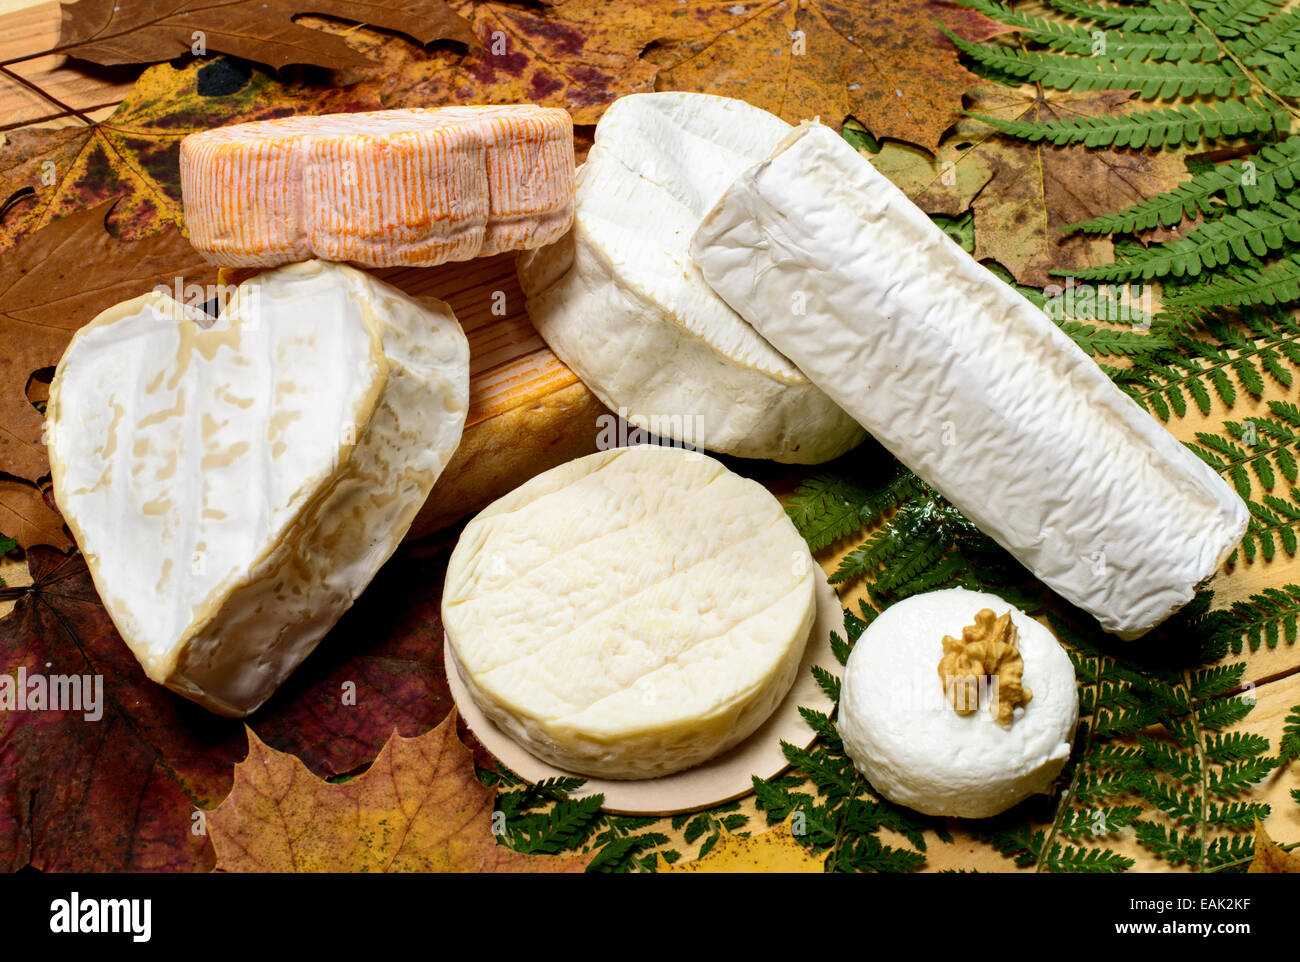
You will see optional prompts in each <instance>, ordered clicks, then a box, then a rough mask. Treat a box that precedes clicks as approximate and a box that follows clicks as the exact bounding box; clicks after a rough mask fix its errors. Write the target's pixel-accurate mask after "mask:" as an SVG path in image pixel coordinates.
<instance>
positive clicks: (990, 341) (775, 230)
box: [692, 124, 1249, 638]
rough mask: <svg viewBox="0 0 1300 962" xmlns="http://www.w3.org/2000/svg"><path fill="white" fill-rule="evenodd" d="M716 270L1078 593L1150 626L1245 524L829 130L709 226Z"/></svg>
mask: <svg viewBox="0 0 1300 962" xmlns="http://www.w3.org/2000/svg"><path fill="white" fill-rule="evenodd" d="M692 253H693V256H694V258H695V261H696V263H697V264H698V265H699V266H700V268H701V270H702V271H703V273H704V277H705V279H706V280H707V281H708V283H709V284H710V285H711V286H712V287H713V289H714V290H715V291H717V292H718V293H719V294H720V295H721V296H722V297H723V298H724V299H725V300H726V301H727V303H729V304H730V305H731V306H732V308H733V309H735V311H736V312H737V313H738V314H740V315H741V316H742V317H743V318H745V319H746V320H747V321H749V323H751V324H752V325H753V326H754V327H755V328H757V330H758V332H759V333H760V334H762V335H763V336H764V337H765V338H767V340H768V341H770V342H771V343H772V345H773V346H774V347H776V349H777V350H779V351H781V353H782V354H784V355H785V356H786V357H788V358H790V360H792V361H793V362H794V363H795V364H796V365H797V366H798V367H799V369H800V370H802V371H803V372H804V374H806V375H807V376H808V378H809V379H810V380H811V381H812V382H813V383H814V384H816V385H817V386H818V387H820V388H821V389H822V390H823V391H824V392H826V393H827V394H828V395H830V397H831V398H832V399H834V400H835V401H836V402H837V403H838V404H839V405H840V406H841V407H842V408H844V410H846V411H848V412H849V413H850V414H852V415H853V416H854V417H855V418H856V419H857V420H858V421H859V422H860V423H861V424H862V425H863V426H864V427H866V428H867V430H868V431H870V432H871V433H872V434H873V435H875V436H876V438H877V439H879V440H880V442H881V443H882V444H883V445H884V446H885V447H886V448H888V449H889V450H890V451H891V452H892V453H893V454H894V455H895V456H896V457H898V459H899V460H900V461H902V462H903V463H904V464H906V465H907V466H908V467H909V468H911V469H912V470H913V471H915V472H916V473H917V474H918V475H920V476H921V477H922V478H924V479H925V480H926V481H928V482H929V483H930V484H932V485H933V486H934V487H935V488H936V489H937V490H938V491H939V492H940V493H941V494H943V496H944V497H946V498H947V499H948V500H950V501H951V502H952V503H953V504H954V505H956V506H957V508H958V509H959V510H961V511H962V512H963V513H964V514H965V515H966V516H967V517H969V518H970V519H971V521H973V522H974V523H975V524H976V525H978V526H979V528H980V529H981V530H982V531H984V532H986V533H987V534H989V535H990V536H991V537H993V538H994V539H995V540H996V541H997V542H998V543H999V544H1001V545H1002V546H1003V547H1004V548H1006V549H1007V550H1008V551H1010V552H1011V553H1012V554H1013V555H1015V557H1016V558H1018V559H1019V560H1020V561H1021V562H1022V563H1023V564H1024V565H1025V566H1026V567H1027V568H1029V570H1030V571H1032V572H1033V573H1034V574H1035V575H1036V576H1037V577H1038V578H1040V579H1041V580H1042V581H1043V582H1044V583H1045V584H1047V585H1048V586H1049V587H1050V588H1052V589H1053V590H1054V591H1056V592H1057V593H1058V594H1060V595H1061V596H1062V597H1063V598H1065V599H1066V600H1067V601H1070V602H1072V603H1073V604H1075V605H1077V606H1079V607H1080V608H1083V609H1084V610H1086V611H1088V612H1090V613H1091V614H1092V615H1094V616H1095V617H1096V618H1097V619H1098V621H1100V622H1101V624H1102V626H1103V627H1104V628H1105V629H1106V630H1108V631H1111V632H1115V633H1116V634H1119V635H1121V636H1124V637H1129V638H1132V637H1137V636H1139V635H1141V634H1143V633H1145V632H1147V631H1149V630H1150V629H1151V628H1152V627H1154V626H1155V625H1157V624H1159V623H1160V622H1161V621H1162V620H1164V619H1165V618H1166V617H1168V616H1169V615H1170V614H1171V613H1173V612H1174V611H1176V610H1177V609H1178V608H1179V607H1181V606H1182V605H1183V604H1185V603H1186V602H1188V601H1189V600H1190V599H1191V598H1192V596H1193V594H1194V592H1195V590H1196V586H1197V585H1198V584H1199V583H1200V582H1201V581H1203V580H1204V579H1206V578H1208V577H1209V576H1210V575H1212V574H1213V573H1214V571H1215V570H1216V569H1217V568H1218V566H1219V565H1220V564H1221V563H1222V562H1223V560H1224V559H1225V558H1226V557H1227V556H1228V554H1229V553H1230V552H1231V551H1232V550H1233V548H1234V547H1235V546H1236V545H1237V543H1238V542H1239V541H1240V539H1241V537H1242V535H1243V534H1244V533H1245V530H1246V524H1247V521H1248V519H1249V515H1248V512H1247V510H1246V506H1245V504H1244V503H1243V502H1242V500H1241V499H1240V498H1239V497H1237V496H1236V494H1234V493H1233V491H1232V490H1231V489H1230V488H1229V487H1228V485H1227V484H1226V483H1225V482H1224V481H1223V479H1222V478H1220V477H1218V476H1217V475H1216V474H1215V473H1214V471H1212V470H1211V469H1210V468H1209V467H1208V466H1207V465H1205V464H1204V463H1202V462H1201V461H1200V460H1199V459H1197V457H1196V456H1195V455H1194V454H1193V453H1192V452H1191V451H1189V450H1187V449H1186V448H1185V447H1183V445H1182V444H1180V443H1179V442H1178V441H1177V440H1176V439H1175V438H1174V437H1173V435H1171V434H1170V433H1169V432H1168V431H1166V430H1164V429H1163V428H1162V427H1161V426H1160V425H1159V424H1158V423H1156V422H1155V421H1154V420H1153V419H1152V418H1151V417H1150V416H1149V415H1148V414H1146V413H1145V412H1144V411H1143V410H1142V409H1141V408H1139V407H1138V405H1137V404H1136V402H1134V401H1133V400H1132V399H1131V398H1129V397H1127V396H1126V395H1125V394H1124V393H1123V392H1122V391H1120V390H1119V388H1117V387H1116V386H1115V385H1114V384H1113V383H1112V382H1111V381H1110V379H1109V378H1107V377H1106V375H1105V374H1104V373H1103V372H1102V371H1101V369H1100V368H1099V367H1098V366H1097V365H1096V363H1094V362H1093V361H1092V359H1091V358H1089V357H1088V356H1087V355H1086V354H1085V353H1084V352H1083V351H1082V350H1081V349H1080V348H1079V347H1078V346H1077V345H1076V344H1075V343H1074V342H1073V341H1071V340H1070V338H1069V337H1068V336H1067V335H1066V334H1065V333H1064V332H1062V331H1061V330H1060V328H1058V327H1057V326H1056V325H1055V324H1054V323H1053V322H1052V321H1051V320H1050V319H1049V318H1048V317H1047V316H1046V315H1045V314H1044V313H1043V312H1042V311H1040V310H1039V309H1038V308H1036V307H1035V306H1034V305H1033V304H1032V303H1030V302H1029V301H1028V300H1026V299H1025V298H1024V297H1023V296H1022V295H1020V294H1019V293H1018V292H1017V291H1015V290H1014V289H1013V288H1012V287H1010V286H1009V285H1007V284H1004V283H1002V282H1001V281H1000V280H998V279H997V278H996V277H995V276H993V275H992V274H991V273H989V271H987V270H986V269H985V268H984V267H982V266H981V265H980V264H978V263H977V262H976V261H975V260H974V259H973V258H971V257H970V256H969V255H968V254H967V253H966V252H965V251H963V250H962V249H961V248H960V247H959V246H958V245H957V244H956V243H954V242H953V241H952V240H951V239H950V238H949V237H948V236H947V235H946V234H944V232H943V231H942V230H940V229H939V228H938V227H937V226H935V225H934V224H933V223H932V222H931V221H930V219H929V218H928V217H927V216H926V215H925V214H924V213H923V212H922V211H921V210H919V209H918V208H917V207H916V206H915V205H913V204H912V203H911V202H910V201H909V200H908V199H907V198H906V197H905V196H904V195H903V193H902V191H900V190H899V189H898V188H897V187H895V186H894V185H893V184H892V183H890V182H889V181H888V180H887V179H886V178H885V177H884V176H882V175H881V174H879V173H878V172H877V171H876V170H875V169H874V168H873V167H872V166H871V165H870V164H869V163H868V162H867V161H866V159H864V158H863V157H862V156H861V155H860V154H858V153H857V151H855V150H854V149H853V148H852V147H850V146H849V145H848V144H847V143H846V142H845V141H844V140H843V139H842V138H841V137H840V136H839V135H838V134H836V133H835V131H833V130H831V129H830V128H828V127H825V126H823V125H821V124H805V125H802V126H801V127H799V128H797V129H796V130H795V131H794V132H792V133H791V135H790V136H789V137H787V138H786V139H785V140H784V141H783V142H782V143H781V144H780V146H778V147H777V149H776V150H775V151H774V152H773V154H772V155H771V156H770V157H769V158H768V159H766V160H764V161H761V162H760V163H758V164H756V165H755V166H753V167H751V168H750V169H749V170H747V171H746V172H745V173H744V174H743V175H741V177H740V178H739V179H738V180H737V181H736V182H735V183H734V184H733V185H732V186H731V187H730V188H729V189H728V191H727V192H726V194H724V195H723V197H722V199H721V200H720V201H719V202H718V203H717V204H716V206H715V207H714V208H713V210H712V211H711V212H710V213H709V214H708V215H707V216H706V217H705V218H704V220H703V222H702V224H701V226H700V228H699V230H698V231H697V233H696V235H695V238H694V241H693V245H692Z"/></svg>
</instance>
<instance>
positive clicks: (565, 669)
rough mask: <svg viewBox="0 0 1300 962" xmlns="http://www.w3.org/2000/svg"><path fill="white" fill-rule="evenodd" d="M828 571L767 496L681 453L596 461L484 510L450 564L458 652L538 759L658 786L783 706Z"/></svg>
mask: <svg viewBox="0 0 1300 962" xmlns="http://www.w3.org/2000/svg"><path fill="white" fill-rule="evenodd" d="M814 573H817V574H820V569H818V568H817V567H816V564H815V562H814V561H813V559H812V556H811V554H809V551H808V546H807V545H806V544H805V542H804V541H803V539H802V538H800V537H799V534H798V532H797V531H796V530H795V528H794V525H793V524H791V522H790V519H789V518H787V517H786V515H785V512H784V511H783V510H782V508H781V505H780V503H779V502H778V501H777V500H776V498H775V497H773V496H772V494H771V493H770V492H769V491H767V489H765V488H764V487H762V486H761V485H760V484H758V483H757V482H755V481H751V480H749V479H747V478H743V477H741V476H740V475H738V474H734V473H732V472H731V471H729V470H728V469H727V468H726V467H724V466H723V465H722V464H720V463H719V462H718V461H715V460H714V459H713V458H710V457H707V456H706V455H703V454H700V453H697V452H693V451H686V450H682V449H678V448H664V447H654V446H646V447H633V448H619V449H614V450H609V451H602V452H599V453H597V454H592V455H589V456H587V457H584V458H578V459H577V460H576V461H570V462H569V463H568V464H563V465H561V466H559V467H558V468H552V469H551V470H550V471H546V472H544V473H543V474H540V475H538V476H537V477H535V478H533V479H532V480H531V481H529V482H528V483H526V484H524V485H522V486H521V487H519V488H516V489H515V490H514V491H513V492H511V493H510V494H508V495H506V496H505V497H504V498H501V499H500V500H498V501H496V502H494V503H493V504H491V505H489V506H488V507H487V508H485V509H484V510H483V511H482V512H481V513H480V514H479V515H477V516H476V517H475V518H474V520H473V521H471V522H470V523H469V524H468V525H467V526H466V528H465V531H464V533H463V534H462V535H461V537H460V540H459V541H458V542H457V545H456V548H455V550H454V551H453V552H452V556H451V560H450V561H449V562H448V565H447V582H446V587H445V589H444V591H443V603H442V616H443V624H444V626H445V629H446V640H447V645H446V652H447V657H448V658H450V659H451V662H452V664H453V665H454V667H455V668H456V670H457V672H458V673H459V675H460V677H461V680H462V681H464V683H465V687H466V688H467V689H468V690H469V693H470V696H471V697H472V698H473V700H474V703H475V704H476V705H478V707H479V708H480V709H481V710H482V711H483V713H484V714H486V715H487V716H488V718H490V719H491V720H492V721H493V722H494V723H495V724H496V725H497V726H498V727H499V728H501V729H502V730H503V731H504V732H506V733H507V734H508V735H510V736H511V737H512V738H514V739H515V741H517V742H519V744H521V745H522V746H523V747H524V748H526V749H528V750H529V751H530V752H532V753H533V754H534V755H536V756H537V757H539V758H541V759H543V760H545V761H547V762H550V763H551V764H552V765H556V766H558V767H560V768H563V769H567V770H569V771H573V772H579V773H581V774H584V775H591V776H594V777H599V778H651V777H656V776H659V775H666V774H669V773H671V772H676V771H681V770H682V769H686V768H690V767H691V766H693V765H697V764H699V763H701V762H704V761H706V760H708V759H709V758H712V757H713V756H715V755H718V754H721V753H722V752H724V751H726V750H727V749H728V748H731V747H732V746H734V745H737V744H739V743H740V742H741V741H743V740H744V739H745V738H746V737H748V736H749V735H750V734H751V733H752V732H753V731H754V730H755V729H757V728H758V727H759V726H760V725H761V724H762V723H763V722H764V721H765V720H766V719H767V718H768V716H769V715H771V714H772V711H773V710H774V709H775V708H776V707H777V705H779V704H780V703H781V700H782V699H783V698H784V697H785V695H786V693H787V692H788V691H789V690H790V686H791V685H792V684H793V682H794V679H795V673H796V671H797V670H798V666H799V662H800V659H801V658H802V657H803V651H804V647H805V645H806V643H807V640H808V634H809V632H810V631H811V630H812V625H813V619H814V616H815V614H816V601H815V596H814V593H813V589H814V580H813V579H814Z"/></svg>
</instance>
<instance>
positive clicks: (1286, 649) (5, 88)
mask: <svg viewBox="0 0 1300 962" xmlns="http://www.w3.org/2000/svg"><path fill="white" fill-rule="evenodd" d="M58 32H59V4H58V3H55V2H32V0H0V63H5V62H6V61H11V60H14V59H15V58H18V57H26V56H30V55H34V54H40V53H41V52H43V51H45V50H48V49H50V48H52V47H53V46H55V44H56V42H57V38H58ZM4 70H5V71H12V72H13V73H14V74H16V75H17V76H18V77H21V78H24V79H26V80H28V81H31V82H34V83H37V84H39V85H40V87H41V88H42V89H44V90H46V91H48V92H49V93H51V94H53V95H54V96H55V97H56V98H57V99H58V100H59V101H61V102H62V103H63V104H64V105H66V106H67V107H71V108H73V109H75V110H77V111H80V112H82V113H84V114H86V115H88V116H89V117H90V118H91V119H93V120H100V119H103V117H105V116H107V115H108V114H110V113H111V112H112V110H113V108H114V107H115V106H116V104H118V103H119V102H120V101H121V100H122V99H123V98H124V97H125V96H126V94H127V92H128V91H129V90H130V89H131V85H132V83H133V81H134V78H135V76H136V75H138V73H139V69H136V68H125V69H113V70H105V69H103V68H96V67H93V66H90V65H84V64H77V63H71V62H69V61H68V60H67V59H66V58H64V57H62V56H59V55H48V56H36V57H34V58H33V59H30V60H24V61H22V62H18V63H12V64H9V65H8V66H7V67H5V68H4ZM0 118H2V121H0V134H2V132H3V131H4V130H6V129H13V128H15V127H20V126H28V125H41V126H58V125H65V124H79V123H82V121H81V120H79V119H78V118H76V117H75V116H71V115H69V114H68V113H67V111H66V110H64V109H62V108H60V107H58V106H56V105H54V104H52V103H51V102H50V101H49V100H47V99H45V98H43V97H41V96H40V95H39V94H37V93H35V92H34V91H32V90H30V89H28V88H27V87H25V86H24V85H23V84H22V83H21V82H19V81H18V80H15V79H14V78H13V77H11V76H6V75H4V74H3V73H0ZM3 149H4V148H3V146H2V142H0V164H3ZM1269 383H1270V388H1269V393H1268V394H1266V395H1265V397H1263V398H1261V399H1259V400H1252V399H1251V398H1250V397H1249V396H1245V395H1243V396H1242V397H1241V398H1240V399H1239V400H1238V401H1237V403H1236V405H1235V406H1234V407H1233V409H1232V414H1231V417H1232V418H1233V419H1234V420H1238V421H1240V420H1244V419H1248V418H1250V417H1252V416H1255V415H1267V414H1268V408H1267V401H1269V400H1280V399H1286V400H1292V401H1294V400H1296V397H1295V392H1289V393H1288V392H1286V391H1284V390H1282V389H1279V388H1278V387H1277V386H1276V385H1275V384H1273V383H1272V382H1269ZM1215 404H1216V406H1215V408H1214V410H1212V411H1211V413H1210V414H1209V415H1201V414H1200V412H1199V411H1196V410H1195V409H1194V408H1193V409H1192V410H1189V412H1188V414H1187V415H1186V416H1185V417H1182V418H1172V419H1171V420H1170V421H1169V422H1167V424H1166V426H1167V427H1168V429H1169V430H1170V431H1171V432H1172V433H1173V434H1174V435H1175V436H1176V437H1178V438H1179V439H1181V440H1191V439H1192V438H1193V436H1194V434H1195V433H1196V432H1197V431H1215V430H1217V428H1218V427H1219V425H1220V424H1221V423H1222V420H1223V418H1224V416H1225V415H1224V411H1223V410H1222V407H1221V406H1220V405H1219V403H1218V401H1217V399H1216V402H1215ZM852 546H853V545H852V544H851V543H845V544H841V545H837V546H834V547H833V548H831V549H828V550H827V551H825V552H823V553H822V554H821V555H820V556H819V559H818V560H819V561H821V562H822V563H823V566H824V567H825V568H826V570H827V571H828V572H829V571H832V570H834V568H835V566H836V563H837V562H838V559H839V557H840V556H842V555H843V554H844V553H846V552H847V551H848V550H849V548H851V547H852ZM0 577H3V578H4V579H5V581H6V583H8V584H10V585H21V584H26V583H29V582H30V579H29V578H28V577H27V573H26V566H25V564H24V563H23V562H21V561H14V560H13V559H8V560H6V561H4V562H3V563H0ZM1298 582H1300V557H1297V558H1288V557H1287V556H1286V555H1285V554H1284V553H1282V552H1280V551H1279V553H1278V555H1277V557H1275V558H1274V559H1273V560H1272V561H1260V560H1256V561H1254V562H1252V563H1251V564H1239V565H1236V566H1234V567H1232V568H1230V569H1227V570H1224V571H1221V572H1220V573H1219V574H1218V575H1217V576H1216V578H1215V580H1214V583H1213V585H1212V587H1213V589H1214V592H1215V607H1221V606H1226V605H1229V604H1231V603H1232V602H1233V601H1234V600H1236V599H1239V598H1244V597H1247V596H1249V595H1250V594H1252V593H1256V592H1259V591H1260V590H1262V589H1264V588H1266V587H1269V586H1272V585H1283V584H1288V583H1298ZM862 596H865V593H864V592H862V591H861V589H858V590H855V591H852V592H850V593H848V594H847V595H846V596H845V597H844V599H843V600H844V601H845V602H846V604H847V603H849V602H852V603H854V604H856V601H857V599H858V597H862ZM11 608H12V603H10V604H5V605H0V615H3V614H5V613H7V612H8V610H9V609H11ZM1228 660H1230V661H1232V660H1236V659H1235V658H1233V657H1231V656H1230V658H1229V659H1228ZM1246 679H1247V681H1248V682H1250V683H1251V684H1253V685H1254V686H1255V697H1256V699H1257V706H1256V708H1255V710H1254V711H1253V712H1251V714H1250V715H1249V716H1248V717H1247V719H1246V720H1245V721H1244V722H1243V723H1242V724H1240V725H1238V726H1236V728H1235V729H1229V730H1230V731H1231V730H1241V731H1249V732H1255V733H1258V734H1262V735H1265V736H1267V737H1268V738H1269V739H1270V740H1271V741H1272V742H1273V743H1274V746H1275V747H1276V742H1277V739H1278V738H1279V737H1280V735H1281V732H1282V725H1283V719H1284V718H1285V716H1286V715H1287V713H1288V712H1289V711H1290V709H1291V707H1292V706H1294V705H1300V642H1298V643H1296V644H1294V645H1286V644H1285V643H1280V644H1279V645H1278V647H1277V648H1275V649H1265V648H1261V649H1260V651H1258V652H1256V653H1254V654H1252V655H1250V657H1249V661H1248V668H1247V672H1246ZM1298 787H1300V763H1294V762H1293V763H1292V764H1291V765H1289V766H1287V767H1284V768H1281V769H1279V770H1278V771H1276V772H1274V773H1273V775H1272V776H1271V777H1270V778H1268V779H1267V780H1265V781H1264V782H1262V783H1261V784H1260V785H1259V786H1258V787H1257V788H1256V790H1255V791H1254V792H1253V793H1252V794H1250V795H1249V796H1243V800H1245V801H1261V802H1267V803H1269V804H1270V805H1271V806H1272V809H1273V813H1272V815H1271V816H1270V818H1269V820H1268V822H1267V823H1266V826H1265V827H1266V829H1267V831H1268V832H1269V834H1270V835H1271V836H1272V837H1273V838H1274V839H1275V840H1276V841H1278V842H1300V806H1298V805H1296V804H1295V802H1294V801H1293V800H1292V799H1291V797H1290V792H1291V790H1292V789H1295V788H1298ZM752 804H753V803H752V797H751V798H750V799H747V800H746V802H745V804H744V806H743V808H742V810H744V811H746V812H748V813H750V814H751V815H753V814H755V810H754V809H753V807H752ZM759 825H761V818H754V819H752V821H751V826H750V827H751V828H757V827H758V826H759ZM951 830H952V831H953V835H954V840H953V842H952V843H942V842H940V841H939V840H938V839H935V838H931V839H929V841H928V852H927V856H928V861H927V866H926V867H927V869H929V870H940V869H945V868H967V869H971V868H974V869H979V870H982V871H1008V870H1013V868H1014V867H1013V866H1012V864H1011V862H1010V861H1009V860H1007V859H1005V858H1003V857H1002V856H1001V855H999V854H998V853H997V852H995V851H994V850H993V849H991V848H990V847H989V846H987V845H985V844H983V843H979V842H977V841H975V840H974V839H973V838H971V837H970V836H969V835H967V834H966V833H965V832H963V830H962V825H961V823H960V822H954V823H953V825H952V826H951ZM668 834H670V835H673V836H676V835H678V834H679V833H677V832H671V831H669V832H668ZM887 834H888V833H887V832H885V833H882V838H883V837H884V836H886V835H887ZM899 841H900V842H901V841H902V840H901V839H900V840H899ZM1108 844H1109V845H1110V846H1111V847H1112V848H1114V849H1116V850H1118V851H1121V852H1123V853H1124V854H1126V855H1129V856H1130V857H1132V858H1133V859H1134V860H1135V862H1136V868H1137V869H1138V870H1149V871H1162V870H1167V869H1168V866H1167V865H1166V864H1165V863H1163V862H1161V861H1159V860H1157V859H1156V858H1154V856H1152V855H1151V854H1150V853H1149V852H1147V851H1146V850H1145V849H1143V848H1142V847H1141V846H1139V845H1138V844H1137V842H1136V841H1135V840H1134V839H1133V838H1132V833H1131V830H1130V831H1126V832H1125V833H1122V834H1121V835H1120V836H1119V837H1118V839H1115V838H1112V839H1109V840H1108ZM688 850H691V849H688V848H683V851H688Z"/></svg>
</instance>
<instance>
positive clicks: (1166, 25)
mask: <svg viewBox="0 0 1300 962" xmlns="http://www.w3.org/2000/svg"><path fill="white" fill-rule="evenodd" d="M1047 4H1048V6H1050V7H1052V8H1054V9H1056V10H1059V11H1061V13H1065V14H1069V15H1070V16H1071V17H1077V18H1078V19H1080V20H1089V21H1091V22H1093V23H1096V24H1100V25H1101V26H1104V27H1114V28H1115V29H1118V30H1139V31H1142V32H1146V33H1149V32H1152V31H1156V30H1161V31H1169V32H1180V33H1181V32H1188V31H1192V30H1195V29H1196V26H1197V24H1196V19H1195V18H1194V17H1193V16H1192V15H1191V14H1190V13H1189V12H1188V11H1187V10H1186V9H1185V8H1184V7H1182V6H1181V5H1180V4H1177V3H1168V2H1162V3H1152V4H1149V5H1143V6H1136V5H1134V6H1118V5H1111V4H1101V3H1085V2H1083V0H1047Z"/></svg>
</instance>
